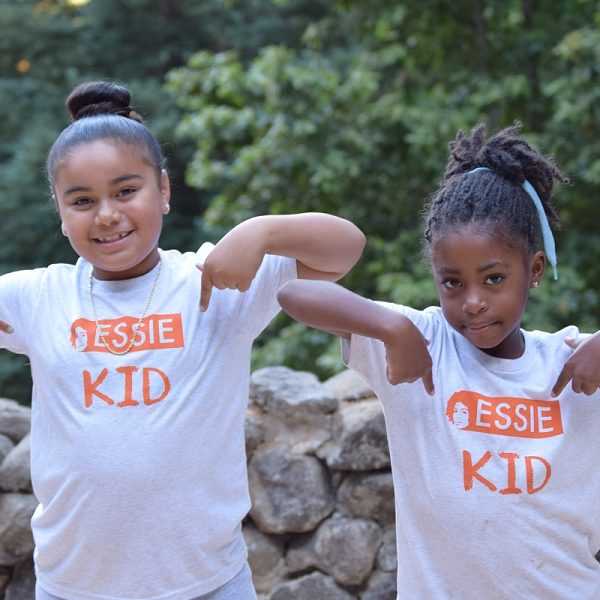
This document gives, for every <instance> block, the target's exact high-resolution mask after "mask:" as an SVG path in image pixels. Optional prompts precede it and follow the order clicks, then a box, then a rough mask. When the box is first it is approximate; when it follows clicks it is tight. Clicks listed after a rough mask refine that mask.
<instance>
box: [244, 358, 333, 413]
mask: <svg viewBox="0 0 600 600" xmlns="http://www.w3.org/2000/svg"><path fill="white" fill-rule="evenodd" d="M250 399H251V400H252V401H253V402H254V403H256V404H257V405H258V406H261V407H262V408H263V409H264V410H265V411H266V412H269V413H276V414H277V415H279V416H280V417H281V418H282V419H285V418H286V417H287V418H292V419H294V418H295V417H298V416H304V415H306V414H307V413H313V414H315V413H316V414H329V413H332V412H334V411H335V410H336V409H337V407H338V401H337V398H336V397H335V396H334V395H333V394H332V393H331V392H330V391H329V390H328V389H327V388H326V387H325V386H324V385H323V384H322V383H321V382H320V381H319V379H318V378H317V376H316V375H314V374H313V373H308V372H306V371H294V370H292V369H289V368H288V367H265V368H264V369H258V370H257V371H254V373H253V374H252V377H251V378H250Z"/></svg>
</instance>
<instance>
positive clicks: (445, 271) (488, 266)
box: [438, 260, 508, 275]
mask: <svg viewBox="0 0 600 600" xmlns="http://www.w3.org/2000/svg"><path fill="white" fill-rule="evenodd" d="M507 266H508V265H507V264H506V263H503V262H502V261H500V260H493V261H491V262H489V263H486V264H485V265H481V266H480V267H477V272H478V273H483V272H484V271H488V270H489V269H497V268H499V267H503V268H507ZM438 273H439V274H440V275H457V274H460V273H461V270H460V269H453V268H448V267H442V268H441V269H438Z"/></svg>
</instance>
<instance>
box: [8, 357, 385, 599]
mask: <svg viewBox="0 0 600 600" xmlns="http://www.w3.org/2000/svg"><path fill="white" fill-rule="evenodd" d="M29 420H30V411H29V409H28V408H25V407H22V406H19V405H18V404H17V403H16V402H13V401H11V400H4V399H0V600H2V599H3V598H4V600H33V598H34V592H33V589H34V586H35V578H34V575H33V567H32V559H31V556H32V552H33V540H32V537H31V531H30V528H29V521H30V518H31V515H32V514H33V511H34V509H35V506H36V500H35V497H34V496H33V494H32V490H31V481H30V478H29ZM246 449H247V454H248V473H249V479H250V491H251V495H252V504H253V506H252V510H251V512H250V514H249V516H248V517H247V519H246V521H245V523H244V536H245V538H246V542H247V545H248V550H249V557H250V558H249V559H250V564H251V566H252V570H253V573H254V580H255V585H256V588H257V591H258V594H259V598H260V600H394V599H395V597H396V594H395V587H396V582H395V571H396V553H395V539H394V500H393V489H392V478H391V473H390V470H389V464H390V462H389V453H388V448H387V442H386V437H385V428H384V422H383V415H382V413H381V409H380V407H379V403H378V401H377V400H376V399H375V398H374V397H373V394H372V393H371V391H370V390H369V389H368V387H366V385H365V383H364V382H363V380H362V379H360V378H359V377H358V376H357V375H354V374H353V373H351V372H350V371H345V372H343V373H341V374H340V375H338V376H336V377H334V378H332V379H330V380H329V381H327V382H325V383H320V382H319V381H318V379H317V378H316V377H315V376H314V375H313V374H311V373H305V372H297V371H292V370H290V369H288V368H285V367H272V368H266V369H261V370H258V371H255V372H254V373H253V375H252V378H251V386H250V404H249V408H248V415H247V421H246Z"/></svg>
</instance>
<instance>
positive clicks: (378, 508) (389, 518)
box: [337, 471, 395, 525]
mask: <svg viewBox="0 0 600 600" xmlns="http://www.w3.org/2000/svg"><path fill="white" fill-rule="evenodd" d="M337 497H338V505H339V507H340V508H342V509H343V510H344V511H345V512H347V513H349V514H350V515H352V516H355V517H366V518H368V519H374V520H375V521H377V522H378V523H380V524H381V525H387V524H390V523H394V521H395V506H394V484H393V481H392V474H391V473H390V472H389V471H384V472H378V473H350V475H348V477H346V479H344V481H343V483H342V485H341V486H340V487H339V489H338V493H337Z"/></svg>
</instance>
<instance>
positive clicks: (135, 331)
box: [88, 259, 162, 356]
mask: <svg viewBox="0 0 600 600" xmlns="http://www.w3.org/2000/svg"><path fill="white" fill-rule="evenodd" d="M161 267H162V260H160V259H159V261H158V270H157V271H156V277H155V278H154V283H153V284H152V289H151V290H150V296H148V300H147V301H146V306H145V307H144V312H143V313H142V316H141V317H140V318H139V319H138V322H137V323H136V324H135V325H134V326H133V327H132V328H131V329H132V331H133V335H132V336H131V341H130V342H129V346H127V348H125V350H115V349H114V348H111V347H110V346H109V345H108V342H107V341H106V339H105V337H104V334H103V333H102V329H101V327H100V323H99V322H98V314H97V312H96V304H95V302H94V273H93V269H92V270H91V271H90V278H89V285H88V291H89V295H90V304H91V305H92V314H93V315H94V321H95V322H96V331H97V332H98V334H99V336H100V341H101V342H102V345H103V346H104V347H105V348H106V349H107V350H108V351H109V352H110V353H111V354H116V355H117V356H123V355H124V354H127V353H128V352H129V351H130V350H131V349H132V348H133V344H134V342H135V340H136V338H137V334H138V329H139V327H140V325H141V324H142V321H143V320H144V317H145V316H146V314H147V313H148V309H149V308H150V302H152V298H153V297H154V292H156V286H157V284H158V278H159V276H160V270H161Z"/></svg>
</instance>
